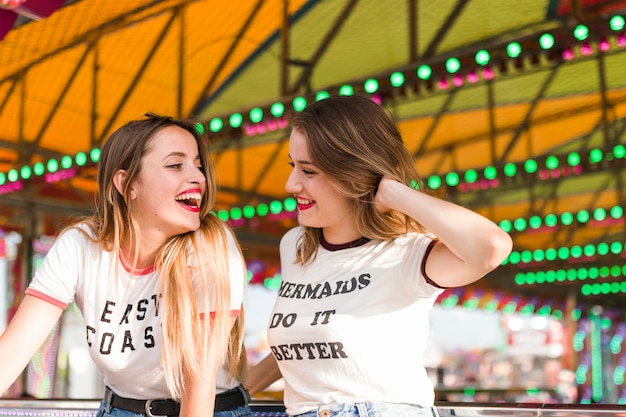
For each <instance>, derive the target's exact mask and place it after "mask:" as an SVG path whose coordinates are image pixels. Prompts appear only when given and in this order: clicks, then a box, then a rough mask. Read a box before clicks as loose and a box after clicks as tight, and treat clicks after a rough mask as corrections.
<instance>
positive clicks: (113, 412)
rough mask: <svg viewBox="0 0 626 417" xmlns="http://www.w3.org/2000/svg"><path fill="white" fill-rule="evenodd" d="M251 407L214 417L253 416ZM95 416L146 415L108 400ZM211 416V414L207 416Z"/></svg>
mask: <svg viewBox="0 0 626 417" xmlns="http://www.w3.org/2000/svg"><path fill="white" fill-rule="evenodd" d="M251 416H252V411H250V407H237V408H233V409H232V410H225V411H217V412H215V413H214V414H213V417H251ZM95 417H146V415H145V414H137V413H133V412H132V411H126V410H122V409H119V408H116V407H109V404H107V402H106V401H102V402H101V403H100V408H98V412H97V413H96V416H95ZM207 417H211V416H207Z"/></svg>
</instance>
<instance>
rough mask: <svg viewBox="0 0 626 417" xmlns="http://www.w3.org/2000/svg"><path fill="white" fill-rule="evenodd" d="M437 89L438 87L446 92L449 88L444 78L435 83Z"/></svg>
mask: <svg viewBox="0 0 626 417" xmlns="http://www.w3.org/2000/svg"><path fill="white" fill-rule="evenodd" d="M437 87H439V89H440V90H447V89H448V88H449V87H450V83H448V80H446V77H441V79H440V80H439V81H437Z"/></svg>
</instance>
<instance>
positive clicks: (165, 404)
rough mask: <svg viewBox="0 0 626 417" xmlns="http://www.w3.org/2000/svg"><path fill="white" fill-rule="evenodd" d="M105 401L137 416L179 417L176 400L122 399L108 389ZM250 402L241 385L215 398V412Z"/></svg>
mask: <svg viewBox="0 0 626 417" xmlns="http://www.w3.org/2000/svg"><path fill="white" fill-rule="evenodd" d="M104 399H105V400H106V402H107V403H109V405H110V406H111V407H116V408H119V409H122V410H126V411H130V412H133V413H137V414H146V415H148V416H150V417H153V416H178V415H179V414H180V403H179V402H178V401H174V400H168V399H163V400H135V399H133V398H124V397H120V396H119V395H117V394H116V393H114V392H113V391H112V390H111V389H110V388H109V387H106V391H105V393H104ZM249 402H250V394H249V393H248V391H247V390H246V389H245V388H243V387H242V386H241V385H239V386H238V387H237V388H233V389H231V390H228V391H225V392H222V393H220V394H217V395H216V396H215V411H226V410H232V409H233V408H237V407H244V406H246V405H248V403H249Z"/></svg>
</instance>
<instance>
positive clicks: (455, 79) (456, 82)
mask: <svg viewBox="0 0 626 417" xmlns="http://www.w3.org/2000/svg"><path fill="white" fill-rule="evenodd" d="M452 84H454V86H455V87H460V86H462V85H463V76H462V75H459V74H455V75H454V77H452Z"/></svg>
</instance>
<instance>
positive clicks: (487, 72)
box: [483, 67, 495, 80]
mask: <svg viewBox="0 0 626 417" xmlns="http://www.w3.org/2000/svg"><path fill="white" fill-rule="evenodd" d="M494 77H495V74H494V73H493V70H492V69H491V67H485V68H483V78H484V79H485V80H493V78H494Z"/></svg>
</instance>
